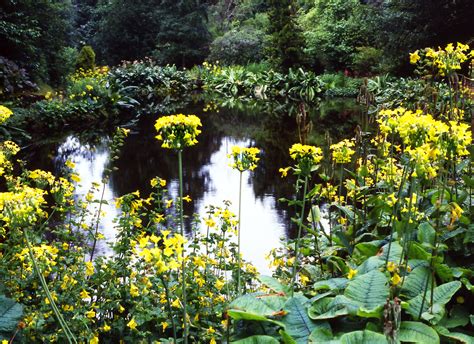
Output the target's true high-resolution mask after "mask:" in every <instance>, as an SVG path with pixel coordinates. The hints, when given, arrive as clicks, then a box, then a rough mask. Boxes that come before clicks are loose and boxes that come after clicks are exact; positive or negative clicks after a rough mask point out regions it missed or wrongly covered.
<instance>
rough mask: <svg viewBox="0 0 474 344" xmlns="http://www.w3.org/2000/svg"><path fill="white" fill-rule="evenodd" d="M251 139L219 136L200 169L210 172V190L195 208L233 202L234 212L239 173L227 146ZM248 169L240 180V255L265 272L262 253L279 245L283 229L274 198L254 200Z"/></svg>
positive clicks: (202, 212)
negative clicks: (207, 162) (230, 163)
mask: <svg viewBox="0 0 474 344" xmlns="http://www.w3.org/2000/svg"><path fill="white" fill-rule="evenodd" d="M249 144H250V142H244V141H235V140H233V139H230V138H228V137H224V138H223V139H222V143H221V147H220V149H219V150H218V151H217V152H215V153H214V154H213V155H212V156H211V159H210V163H209V164H208V165H205V166H203V167H202V169H201V171H202V172H204V171H208V172H209V175H210V178H211V180H210V189H209V190H207V191H206V192H205V193H204V194H203V196H202V199H200V200H198V209H199V210H198V211H199V214H200V215H201V217H203V216H204V215H205V212H206V209H205V206H206V205H211V204H212V205H215V206H223V203H222V201H224V200H229V201H231V202H232V205H231V210H232V211H233V212H234V213H235V214H237V213H238V206H239V203H238V202H239V172H238V171H236V170H233V169H232V168H231V167H230V166H229V158H228V157H227V154H229V153H230V147H231V146H233V145H239V146H249ZM251 183H252V179H251V178H250V174H249V172H244V174H243V182H242V220H241V239H240V240H241V252H242V255H243V258H244V259H246V260H248V261H250V262H252V263H253V264H254V265H255V266H256V267H257V268H258V270H259V271H260V272H261V273H264V274H268V273H269V268H268V262H267V261H266V260H265V259H264V256H265V255H266V254H267V253H268V252H269V251H270V250H271V249H272V248H275V247H278V246H279V244H280V243H279V238H280V237H281V236H282V235H284V233H285V229H284V225H283V223H282V222H280V221H279V216H278V214H277V212H276V210H275V198H274V197H273V196H270V195H269V196H265V197H263V198H262V199H260V200H257V199H256V196H255V193H254V191H253V187H252V184H251Z"/></svg>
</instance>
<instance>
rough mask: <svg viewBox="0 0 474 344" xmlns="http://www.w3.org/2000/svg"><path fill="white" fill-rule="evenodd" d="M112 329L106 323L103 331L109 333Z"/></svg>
mask: <svg viewBox="0 0 474 344" xmlns="http://www.w3.org/2000/svg"><path fill="white" fill-rule="evenodd" d="M111 329H112V328H111V327H110V326H109V325H107V324H106V323H104V326H103V327H102V331H104V332H109V331H110V330H111Z"/></svg>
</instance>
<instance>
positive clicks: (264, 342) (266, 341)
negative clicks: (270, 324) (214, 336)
mask: <svg viewBox="0 0 474 344" xmlns="http://www.w3.org/2000/svg"><path fill="white" fill-rule="evenodd" d="M231 343H234V344H279V343H280V341H279V340H277V339H276V338H273V337H270V336H251V337H247V338H244V339H240V340H236V341H235V342H231Z"/></svg>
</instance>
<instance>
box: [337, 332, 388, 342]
mask: <svg viewBox="0 0 474 344" xmlns="http://www.w3.org/2000/svg"><path fill="white" fill-rule="evenodd" d="M387 343H388V342H387V339H386V338H385V336H384V335H383V334H380V333H377V332H372V331H369V330H364V331H354V332H349V333H346V334H345V335H343V336H342V337H341V344H387Z"/></svg>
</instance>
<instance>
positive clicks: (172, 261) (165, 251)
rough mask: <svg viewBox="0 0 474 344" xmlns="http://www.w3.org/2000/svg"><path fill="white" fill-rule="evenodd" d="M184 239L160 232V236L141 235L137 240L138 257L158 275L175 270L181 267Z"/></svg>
mask: <svg viewBox="0 0 474 344" xmlns="http://www.w3.org/2000/svg"><path fill="white" fill-rule="evenodd" d="M185 243H186V239H185V238H184V237H183V236H181V235H180V234H178V233H173V234H172V235H170V231H166V230H163V231H161V236H156V235H154V234H153V235H151V236H149V235H143V236H141V237H140V238H139V239H138V244H139V247H140V250H139V252H138V256H139V257H141V258H143V259H144V261H145V262H146V263H151V264H152V265H153V266H154V267H155V269H156V272H157V273H158V274H162V273H164V272H166V271H169V270H176V269H178V268H179V267H180V266H181V262H182V259H183V258H182V255H181V253H182V252H183V247H184V244H185Z"/></svg>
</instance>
